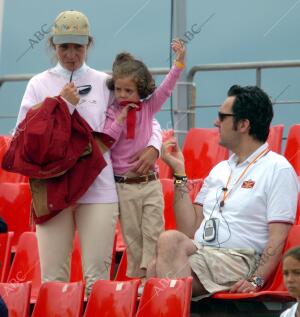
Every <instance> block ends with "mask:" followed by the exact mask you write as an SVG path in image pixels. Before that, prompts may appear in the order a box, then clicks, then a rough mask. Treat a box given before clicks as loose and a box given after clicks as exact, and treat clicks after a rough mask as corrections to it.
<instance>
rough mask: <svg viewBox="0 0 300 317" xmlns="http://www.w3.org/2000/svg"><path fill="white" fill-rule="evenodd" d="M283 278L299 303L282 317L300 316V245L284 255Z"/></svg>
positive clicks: (290, 292) (281, 316)
mask: <svg viewBox="0 0 300 317" xmlns="http://www.w3.org/2000/svg"><path fill="white" fill-rule="evenodd" d="M282 271H283V278H284V283H285V285H286V288H287V289H288V291H289V294H290V295H291V296H293V297H295V298H296V300H297V303H296V304H295V305H293V306H292V307H291V308H289V309H288V310H286V311H284V312H283V313H282V314H281V315H280V317H299V316H300V305H299V303H300V247H295V248H292V249H290V250H288V251H287V252H286V253H285V255H284V256H283V270H282Z"/></svg>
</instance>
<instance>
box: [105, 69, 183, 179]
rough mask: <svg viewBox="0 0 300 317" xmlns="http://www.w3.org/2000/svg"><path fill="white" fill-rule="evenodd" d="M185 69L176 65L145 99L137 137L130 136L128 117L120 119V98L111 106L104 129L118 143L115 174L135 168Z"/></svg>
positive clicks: (113, 154) (114, 151)
mask: <svg viewBox="0 0 300 317" xmlns="http://www.w3.org/2000/svg"><path fill="white" fill-rule="evenodd" d="M181 72H182V69H181V68H178V67H177V66H176V65H173V67H172V68H171V70H170V72H169V73H168V75H167V76H166V78H165V79H164V80H163V82H162V83H161V85H160V86H159V87H158V88H157V89H155V91H154V93H153V94H152V95H151V96H150V97H149V98H148V99H146V100H144V101H143V102H142V106H141V110H140V111H137V112H136V125H135V138H134V139H127V138H126V135H127V124H126V120H125V122H124V123H123V124H120V123H118V122H117V120H116V118H117V116H118V115H119V114H120V112H121V110H122V108H121V107H120V106H119V105H118V104H117V103H116V101H115V102H114V103H113V104H112V105H111V106H110V107H108V110H107V113H106V121H105V124H104V130H103V132H104V133H106V134H108V135H110V136H111V137H113V138H114V139H115V140H116V142H115V143H114V145H113V146H112V148H111V159H112V165H113V170H114V174H115V175H124V174H126V173H127V172H128V171H131V170H132V169H133V168H134V167H135V163H134V162H132V161H133V158H134V156H135V155H136V154H137V153H138V152H139V151H141V150H143V149H144V148H145V147H147V145H148V142H149V140H150V137H151V135H152V124H153V123H152V122H153V117H154V114H155V113H156V112H158V111H159V110H160V109H161V108H162V106H163V104H164V103H165V101H166V100H167V99H168V98H169V97H170V96H171V93H172V91H173V89H174V87H175V85H176V81H177V80H178V78H179V77H180V75H181Z"/></svg>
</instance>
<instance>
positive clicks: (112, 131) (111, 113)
mask: <svg viewBox="0 0 300 317" xmlns="http://www.w3.org/2000/svg"><path fill="white" fill-rule="evenodd" d="M114 108H115V107H114V106H110V107H108V108H107V111H106V119H105V123H104V128H103V131H102V132H103V133H105V134H107V135H109V136H111V137H112V138H113V139H114V140H115V144H116V142H117V141H118V140H119V138H120V136H121V133H122V130H123V124H120V123H119V122H118V121H117V111H116V110H115V109H114ZM112 147H113V146H112Z"/></svg>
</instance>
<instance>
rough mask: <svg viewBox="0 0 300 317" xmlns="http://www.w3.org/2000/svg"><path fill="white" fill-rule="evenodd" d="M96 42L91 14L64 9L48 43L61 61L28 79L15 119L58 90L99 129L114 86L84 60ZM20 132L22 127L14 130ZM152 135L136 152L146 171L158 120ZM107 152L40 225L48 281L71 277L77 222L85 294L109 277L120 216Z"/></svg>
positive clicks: (141, 170)
mask: <svg viewBox="0 0 300 317" xmlns="http://www.w3.org/2000/svg"><path fill="white" fill-rule="evenodd" d="M92 42H93V39H92V37H91V36H90V30H89V22H88V19H87V17H86V16H85V15H83V14H82V13H81V12H77V11H65V12H62V13H60V14H59V15H58V16H57V18H56V20H55V23H54V27H53V32H52V35H51V37H50V39H49V43H50V46H51V47H52V48H53V49H54V51H55V56H56V58H57V60H58V63H57V65H56V66H55V67H54V68H51V69H49V70H46V71H44V72H42V73H40V74H38V75H36V76H34V77H33V78H32V79H31V80H30V81H29V83H28V86H27V89H26V91H25V94H24V97H23V100H22V104H21V108H20V112H19V116H18V120H17V124H19V123H20V122H21V121H22V120H23V119H24V117H25V116H26V113H27V112H28V110H29V109H31V108H32V107H34V106H35V105H38V104H40V103H43V102H44V100H45V98H46V97H49V96H51V97H53V96H58V95H60V96H61V98H62V99H63V100H64V101H65V102H66V105H67V107H68V109H69V111H70V113H71V114H72V113H73V112H74V110H75V109H76V110H77V111H78V113H79V114H80V115H81V117H82V118H83V119H84V120H85V121H86V122H87V123H88V124H89V126H90V127H91V128H92V130H93V131H94V132H101V130H102V128H103V125H104V121H105V112H106V108H107V105H108V104H109V98H110V92H109V90H108V89H107V87H106V80H107V78H108V75H107V74H105V73H102V72H99V71H96V70H94V69H92V68H90V67H88V66H87V65H86V64H85V60H86V58H87V52H88V49H89V47H90V46H91V44H92ZM29 123H30V121H28V124H29ZM17 133H18V130H17V132H16V133H15V135H16V134H17ZM152 139H153V140H152V143H151V141H150V143H149V144H150V145H149V146H148V147H147V148H146V149H145V150H144V152H143V153H141V154H140V155H137V157H136V158H135V159H136V164H137V165H136V171H137V173H142V174H143V173H145V172H147V170H148V169H149V167H150V166H151V165H152V164H153V163H154V161H155V159H156V158H157V150H156V149H155V148H160V142H161V141H160V128H159V126H158V125H157V124H154V132H153V138H152ZM152 144H153V146H152ZM103 156H104V159H105V161H106V164H107V165H106V167H105V168H104V169H103V170H102V172H101V173H100V174H99V175H98V176H97V177H96V179H95V181H94V182H93V183H92V185H91V186H90V187H89V188H88V190H87V191H86V192H85V193H84V194H83V195H82V196H81V197H80V199H79V200H78V201H77V203H76V204H74V205H72V206H70V207H68V208H66V209H64V210H63V211H61V212H59V213H58V214H57V215H56V216H54V217H52V218H51V219H50V220H47V221H46V222H43V223H41V224H38V225H37V228H36V232H37V238H38V246H39V254H40V261H41V272H42V280H43V281H44V282H45V281H68V280H69V263H70V253H71V251H72V242H73V238H74V232H75V227H76V228H77V229H78V233H79V238H80V244H81V250H82V262H83V270H84V277H85V280H86V294H87V295H88V294H89V293H90V291H91V287H92V285H93V283H94V282H95V280H97V279H108V278H109V268H108V267H107V263H110V262H111V261H110V259H111V254H112V248H113V241H114V232H115V224H116V221H117V217H118V199H117V194H116V188H115V182H114V177H113V171H112V165H111V161H110V157H109V152H106V153H104V154H103Z"/></svg>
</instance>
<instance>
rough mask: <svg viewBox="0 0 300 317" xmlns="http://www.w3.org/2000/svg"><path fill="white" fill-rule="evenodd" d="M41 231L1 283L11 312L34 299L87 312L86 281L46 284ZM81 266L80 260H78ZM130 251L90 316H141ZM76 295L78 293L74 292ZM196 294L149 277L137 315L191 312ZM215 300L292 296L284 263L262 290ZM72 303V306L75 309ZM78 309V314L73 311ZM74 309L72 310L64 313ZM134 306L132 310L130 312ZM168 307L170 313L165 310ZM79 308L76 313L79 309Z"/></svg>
mask: <svg viewBox="0 0 300 317" xmlns="http://www.w3.org/2000/svg"><path fill="white" fill-rule="evenodd" d="M299 232H300V225H293V227H292V228H291V230H290V232H289V235H288V238H287V241H286V244H285V247H284V250H283V253H284V252H286V251H287V250H288V249H290V248H292V247H294V246H297V245H300V235H299ZM36 252H37V245H36V238H35V233H33V232H29V233H24V234H23V235H22V236H21V237H20V242H19V245H18V248H17V251H16V255H15V259H14V261H13V264H12V267H11V270H10V272H9V276H8V280H7V283H0V295H1V296H2V297H3V299H4V301H5V302H6V303H7V305H8V306H9V309H11V311H15V310H17V308H18V307H19V309H21V310H22V311H23V313H24V311H25V314H19V315H18V314H11V315H10V316H15V317H18V316H24V317H25V316H28V309H29V308H28V307H29V303H30V302H31V303H32V304H35V308H34V311H33V315H32V316H34V317H36V316H45V317H47V316H56V314H55V312H54V310H55V309H58V311H60V312H61V313H60V314H58V315H57V316H69V317H71V316H82V303H83V294H84V281H83V280H82V279H81V280H79V281H77V282H70V283H58V282H51V283H50V282H49V283H44V284H43V285H41V281H40V269H39V259H38V255H37V253H36ZM76 265H78V263H76ZM126 265H127V263H126V252H124V255H123V258H122V260H121V263H120V266H119V270H118V273H117V276H116V280H115V281H97V282H96V284H95V285H94V287H93V289H92V293H91V296H90V298H89V301H88V304H87V307H86V311H85V315H84V316H85V317H88V316H97V314H96V312H97V313H98V314H99V315H100V316H110V317H113V316H118V317H120V316H135V310H136V303H137V288H138V286H139V285H140V281H139V280H136V279H129V278H127V277H126V275H125V272H126ZM73 296H74V297H73ZM190 296H191V278H187V279H155V278H153V279H149V280H148V281H147V283H146V285H145V288H144V291H143V294H142V297H141V300H140V304H139V308H138V311H137V315H136V316H166V317H167V316H181V317H182V316H188V313H189V308H190ZM212 297H213V298H214V299H222V300H245V299H247V300H256V301H262V302H265V301H273V302H274V301H291V300H292V298H291V297H290V296H289V295H288V292H287V290H286V288H285V285H284V282H283V275H282V263H280V264H279V265H278V267H277V268H276V270H275V272H274V274H273V276H272V277H271V278H270V279H269V281H268V283H267V284H266V285H265V286H264V288H263V289H261V290H260V291H258V292H256V293H241V294H232V293H228V292H222V293H217V294H214V295H213V296H212ZM69 306H71V308H69ZM72 309H74V311H76V312H74V315H73V314H70V311H72ZM65 311H68V314H67V313H66V314H64V313H62V312H65ZM129 311H130V312H131V314H129ZM161 312H164V314H161ZM75 313H76V314H75Z"/></svg>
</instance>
